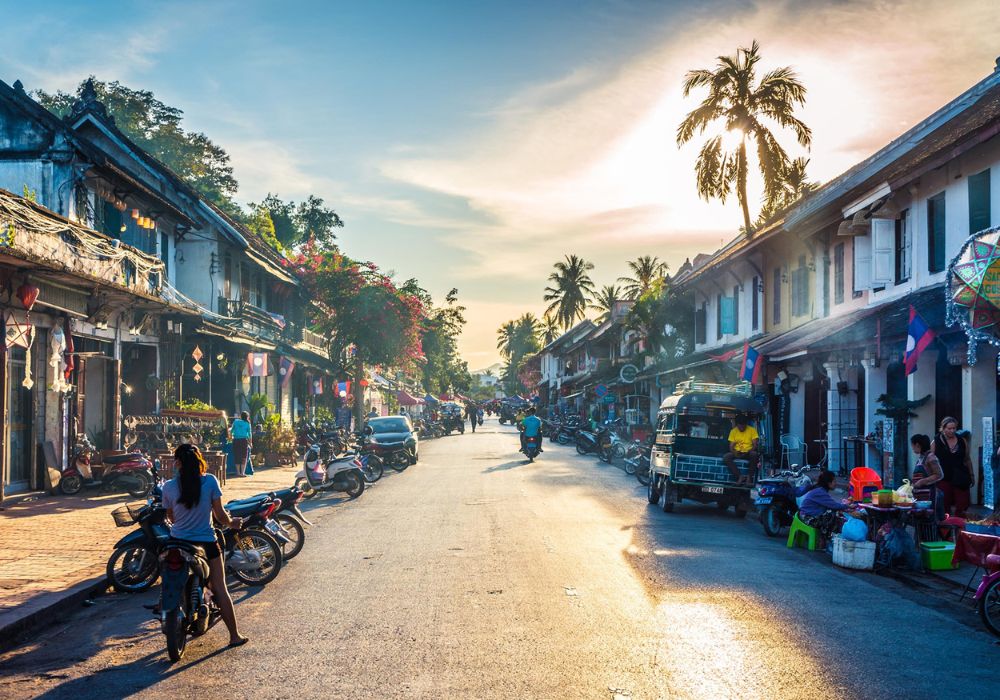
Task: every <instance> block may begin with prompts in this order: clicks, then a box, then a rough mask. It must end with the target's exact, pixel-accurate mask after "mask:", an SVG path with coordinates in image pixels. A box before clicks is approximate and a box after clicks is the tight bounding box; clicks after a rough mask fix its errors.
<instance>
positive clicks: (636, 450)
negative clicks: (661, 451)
mask: <svg viewBox="0 0 1000 700" xmlns="http://www.w3.org/2000/svg"><path fill="white" fill-rule="evenodd" d="M624 447H625V454H624V456H623V457H622V464H623V465H624V469H625V473H626V474H635V478H636V479H638V480H639V483H640V484H642V485H643V486H649V452H650V450H651V449H652V445H651V444H649V443H645V444H644V443H642V442H641V441H639V440H635V441H633V442H631V443H628V444H626V445H625V446H624Z"/></svg>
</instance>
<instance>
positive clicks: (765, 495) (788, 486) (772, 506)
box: [754, 465, 813, 537]
mask: <svg viewBox="0 0 1000 700" xmlns="http://www.w3.org/2000/svg"><path fill="white" fill-rule="evenodd" d="M809 469H810V467H809V466H808V465H806V466H803V467H800V468H799V469H796V470H794V471H783V472H781V473H780V474H778V475H776V476H772V477H767V478H764V479H760V480H759V481H758V482H757V495H756V498H755V501H754V502H755V503H756V504H757V512H758V514H759V515H760V522H761V525H763V526H764V532H765V533H767V535H768V536H769V537H777V536H778V535H780V534H781V528H783V527H787V526H789V525H791V524H792V520H793V518H794V517H795V514H796V513H798V512H799V505H798V501H797V500H796V499H798V498H801V497H802V496H804V495H805V494H806V491H808V490H809V489H810V488H812V483H813V481H812V478H810V477H809V475H808V474H806V472H807V471H808V470H809Z"/></svg>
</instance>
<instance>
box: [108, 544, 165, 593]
mask: <svg viewBox="0 0 1000 700" xmlns="http://www.w3.org/2000/svg"><path fill="white" fill-rule="evenodd" d="M159 575H160V566H159V562H158V561H157V558H156V555H155V554H153V552H150V551H149V550H148V549H146V548H145V547H119V548H118V549H116V550H115V551H114V552H112V553H111V557H110V558H109V559H108V566H107V576H108V580H109V581H110V582H111V585H112V586H113V587H114V589H115V590H116V591H118V592H119V593H138V592H139V591H144V590H146V589H147V588H149V587H150V586H152V585H153V583H154V582H155V581H156V579H157V578H158V577H159Z"/></svg>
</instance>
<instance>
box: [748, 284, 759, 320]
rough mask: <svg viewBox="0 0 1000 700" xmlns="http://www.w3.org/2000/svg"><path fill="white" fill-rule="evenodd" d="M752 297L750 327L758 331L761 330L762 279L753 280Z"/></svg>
mask: <svg viewBox="0 0 1000 700" xmlns="http://www.w3.org/2000/svg"><path fill="white" fill-rule="evenodd" d="M750 295H751V296H750V325H751V327H752V329H753V330H755V331H757V330H760V277H756V276H755V277H754V278H753V287H752V288H751V289H750Z"/></svg>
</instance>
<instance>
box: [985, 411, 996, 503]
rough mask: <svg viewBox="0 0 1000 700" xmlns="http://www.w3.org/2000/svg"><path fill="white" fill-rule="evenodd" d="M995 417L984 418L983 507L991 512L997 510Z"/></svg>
mask: <svg viewBox="0 0 1000 700" xmlns="http://www.w3.org/2000/svg"><path fill="white" fill-rule="evenodd" d="M993 434H994V428H993V416H983V505H984V506H986V507H987V508H989V509H990V510H992V509H994V508H996V483H995V482H994V479H995V477H996V471H995V470H994V469H993V464H994V462H995V461H996V460H995V458H994V454H995V453H996V445H994V444H993Z"/></svg>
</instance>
